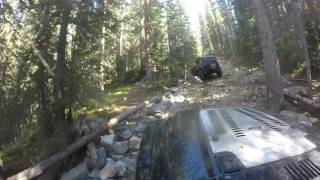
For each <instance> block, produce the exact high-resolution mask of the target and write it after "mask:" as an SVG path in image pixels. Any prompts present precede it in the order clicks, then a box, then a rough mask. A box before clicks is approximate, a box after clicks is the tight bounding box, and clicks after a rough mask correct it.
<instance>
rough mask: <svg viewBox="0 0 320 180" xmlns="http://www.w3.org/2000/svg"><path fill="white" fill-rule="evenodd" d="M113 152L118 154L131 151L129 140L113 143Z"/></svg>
mask: <svg viewBox="0 0 320 180" xmlns="http://www.w3.org/2000/svg"><path fill="white" fill-rule="evenodd" d="M112 149H113V152H115V153H116V154H118V155H122V154H125V153H126V152H128V151H129V141H118V142H114V143H113V145H112Z"/></svg>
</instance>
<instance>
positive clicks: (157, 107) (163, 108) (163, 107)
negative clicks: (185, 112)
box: [151, 100, 172, 113]
mask: <svg viewBox="0 0 320 180" xmlns="http://www.w3.org/2000/svg"><path fill="white" fill-rule="evenodd" d="M171 106H172V103H171V102H170V101H169V100H162V101H161V102H159V103H157V104H153V105H152V106H151V111H152V112H153V113H166V112H168V110H169V108H170V107H171Z"/></svg>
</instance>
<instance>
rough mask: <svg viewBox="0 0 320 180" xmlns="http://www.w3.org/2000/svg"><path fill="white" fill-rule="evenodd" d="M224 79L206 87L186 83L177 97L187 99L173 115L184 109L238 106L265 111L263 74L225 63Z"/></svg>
mask: <svg viewBox="0 0 320 180" xmlns="http://www.w3.org/2000/svg"><path fill="white" fill-rule="evenodd" d="M221 64H222V69H223V72H224V76H223V77H222V78H216V79H211V80H208V81H206V82H205V83H204V84H184V85H180V86H179V87H178V89H179V90H178V91H177V92H176V93H175V94H178V95H181V96H183V97H185V98H186V99H187V101H185V103H177V104H175V106H173V109H172V112H173V113H174V112H176V111H179V110H181V109H185V108H201V107H239V106H249V107H255V108H258V109H265V108H266V97H267V91H266V86H265V84H264V74H263V73H262V72H261V71H259V70H258V69H245V68H237V67H234V66H233V65H232V64H231V63H228V62H226V61H222V62H221Z"/></svg>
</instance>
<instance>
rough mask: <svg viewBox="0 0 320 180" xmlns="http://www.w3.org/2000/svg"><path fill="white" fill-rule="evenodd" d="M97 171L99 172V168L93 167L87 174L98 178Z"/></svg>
mask: <svg viewBox="0 0 320 180" xmlns="http://www.w3.org/2000/svg"><path fill="white" fill-rule="evenodd" d="M99 172H100V170H99V169H94V170H92V171H91V172H90V173H89V175H88V176H89V177H91V178H98V177H99Z"/></svg>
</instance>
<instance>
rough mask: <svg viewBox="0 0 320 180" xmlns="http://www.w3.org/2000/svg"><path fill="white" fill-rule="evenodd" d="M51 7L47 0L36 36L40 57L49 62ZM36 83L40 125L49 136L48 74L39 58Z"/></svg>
mask: <svg viewBox="0 0 320 180" xmlns="http://www.w3.org/2000/svg"><path fill="white" fill-rule="evenodd" d="M50 9H51V3H50V1H46V3H45V4H44V11H43V13H42V15H41V19H40V21H41V22H40V26H41V28H40V29H39V34H38V36H37V38H36V48H37V49H38V50H39V53H40V55H41V56H40V58H44V60H45V61H47V62H48V60H49V59H50V55H49V52H48V51H49V46H50V37H51V33H52V32H51V27H50V18H49V17H51V16H49V13H50ZM36 78H37V80H36V84H37V93H38V98H39V102H40V103H39V104H40V119H41V122H40V125H41V126H42V127H43V128H44V131H45V132H46V134H47V135H48V136H49V135H50V132H52V125H53V123H52V122H51V118H50V114H51V113H50V112H49V111H48V107H47V106H48V100H47V91H46V89H47V85H46V81H47V79H46V75H45V66H44V64H43V63H42V61H41V60H40V59H39V60H38V70H37V72H36Z"/></svg>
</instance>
